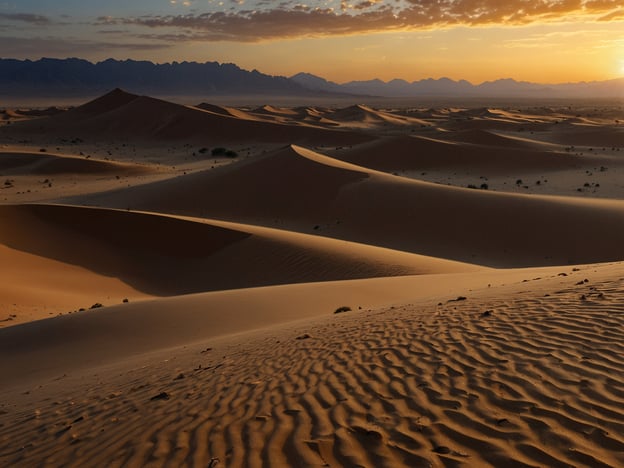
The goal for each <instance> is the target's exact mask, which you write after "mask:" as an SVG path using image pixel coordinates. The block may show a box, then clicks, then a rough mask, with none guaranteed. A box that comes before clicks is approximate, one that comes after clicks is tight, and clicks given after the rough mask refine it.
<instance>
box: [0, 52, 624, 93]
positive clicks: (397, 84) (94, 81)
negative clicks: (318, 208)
mask: <svg viewBox="0 0 624 468" xmlns="http://www.w3.org/2000/svg"><path fill="white" fill-rule="evenodd" d="M117 87H122V88H124V89H127V90H129V91H131V92H134V93H147V94H156V95H157V94H168V95H176V94H179V95H202V96H211V95H212V96H224V95H282V96H308V97H309V96H314V95H319V94H320V95H324V96H338V95H342V96H345V95H348V96H379V97H394V98H400V97H418V96H429V97H481V98H486V97H516V98H523V97H526V98H566V97H575V98H623V97H624V78H619V79H613V80H608V81H595V82H580V83H563V84H539V83H530V82H523V81H516V80H513V79H500V80H496V81H487V82H484V83H481V84H478V85H475V84H472V83H470V82H468V81H466V80H459V81H455V80H451V79H449V78H440V79H431V78H429V79H424V80H420V81H414V82H408V81H405V80H401V79H394V80H391V81H388V82H385V81H382V80H379V79H374V80H369V81H351V82H348V83H342V84H339V83H334V82H332V81H328V80H326V79H324V78H322V77H318V76H315V75H312V74H309V73H298V74H296V75H294V76H291V77H289V78H288V77H283V76H272V75H267V74H264V73H261V72H259V71H257V70H253V71H248V70H244V69H242V68H240V67H238V66H237V65H235V64H231V63H225V64H220V63H217V62H206V63H197V62H172V63H165V64H155V63H152V62H149V61H135V60H123V61H119V60H114V59H108V60H104V61H102V62H98V63H91V62H89V61H87V60H83V59H78V58H68V59H51V58H42V59H39V60H36V61H31V60H16V59H0V96H1V95H5V96H19V95H52V96H60V95H64V96H68V95H88V94H93V93H101V92H104V91H107V90H110V89H112V88H117Z"/></svg>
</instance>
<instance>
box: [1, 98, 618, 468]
mask: <svg viewBox="0 0 624 468" xmlns="http://www.w3.org/2000/svg"><path fill="white" fill-rule="evenodd" d="M196 102H199V100H197V101H196ZM394 104H396V103H394ZM620 114H621V109H618V108H616V107H610V108H600V107H599V106H598V105H596V106H591V109H590V108H589V107H587V108H578V109H577V108H573V107H570V106H567V105H565V106H564V105H563V104H562V105H561V107H559V108H546V107H544V106H542V105H539V106H538V105H534V106H531V107H530V108H527V109H525V110H523V109H517V108H513V109H512V108H504V109H499V108H495V107H479V108H476V109H471V108H463V107H462V108H459V107H445V108H429V109H425V108H423V109H419V108H415V109H376V108H373V107H371V106H368V105H354V106H347V107H344V106H342V107H340V108H325V107H296V108H286V107H277V106H273V105H270V104H267V105H264V106H262V107H245V108H234V107H228V106H216V105H212V104H206V103H204V104H201V105H199V106H197V107H187V106H183V105H179V104H174V103H171V102H166V101H163V100H159V99H153V98H150V97H147V96H136V95H132V94H129V93H126V92H124V91H121V90H115V91H113V92H111V93H109V94H107V95H105V96H102V97H101V98H99V99H95V100H93V101H91V102H89V103H86V104H85V105H82V106H79V107H77V108H74V109H70V110H67V111H59V112H56V111H54V112H52V111H50V112H40V111H38V110H33V112H30V111H28V110H20V112H19V113H16V112H13V111H10V112H5V113H4V116H3V121H2V123H3V125H2V126H1V127H0V176H1V177H2V179H0V265H1V267H0V466H10V467H31V466H176V467H177V466H208V467H211V468H215V467H216V466H227V467H243V466H276V467H285V466H297V467H307V466H332V467H339V466H345V467H353V466H365V467H382V466H387V467H401V466H405V467H421V466H422V467H431V466H457V467H459V466H465V467H475V466H479V467H480V466H493V467H501V466H518V467H529V466H530V467H536V466H562V467H563V466H579V467H585V466H587V467H602V466H611V467H616V466H623V465H624V456H623V455H622V454H623V453H624V438H623V437H622V434H624V417H623V416H622V415H623V414H624V381H623V379H622V377H621V376H622V373H623V371H624V360H623V359H622V355H623V351H624V336H623V334H622V332H621V330H622V327H623V326H624V320H623V319H622V317H624V315H623V313H624V309H623V308H622V290H623V288H624V284H623V281H624V280H623V278H624V270H623V268H624V267H623V264H622V261H624V243H623V242H622V239H624V186H623V185H622V174H623V173H624V162H623V161H622V158H621V155H622V151H623V150H624V141H622V129H621V127H620V124H619V116H620ZM615 120H618V122H615ZM220 146H223V148H220ZM230 148H231V149H233V150H235V151H236V152H237V153H238V156H237V157H233V156H235V154H234V153H229V154H228V155H225V154H224V151H226V150H227V149H230ZM213 150H214V151H213ZM467 186H470V187H474V188H467ZM479 186H480V189H476V187H479ZM92 305H93V306H95V307H93V308H91V306H92ZM100 305H102V307H99V306H100ZM80 309H82V310H80ZM85 309H87V310H85ZM335 312H342V313H335Z"/></svg>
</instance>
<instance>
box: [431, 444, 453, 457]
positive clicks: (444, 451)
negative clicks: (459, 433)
mask: <svg viewBox="0 0 624 468" xmlns="http://www.w3.org/2000/svg"><path fill="white" fill-rule="evenodd" d="M433 452H435V453H440V454H442V455H448V454H449V453H451V449H450V448H448V447H447V446H445V445H437V446H436V447H434V449H433Z"/></svg>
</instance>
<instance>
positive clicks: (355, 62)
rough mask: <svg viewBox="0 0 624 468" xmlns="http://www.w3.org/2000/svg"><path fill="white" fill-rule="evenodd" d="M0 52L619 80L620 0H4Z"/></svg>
mask: <svg viewBox="0 0 624 468" xmlns="http://www.w3.org/2000/svg"><path fill="white" fill-rule="evenodd" d="M0 56H2V57H13V58H30V59H38V58H40V57H43V56H46V57H59V58H64V57H82V58H86V59H89V60H92V61H98V60H103V59H106V58H109V57H113V58H118V59H125V58H132V59H144V60H152V61H155V62H170V61H174V60H177V61H182V60H194V61H200V62H204V61H219V62H232V63H236V64H237V65H239V66H241V67H243V68H246V69H254V68H255V69H258V70H260V71H262V72H264V73H269V74H279V75H286V76H290V75H292V74H295V73H298V72H301V71H304V72H309V73H313V74H316V75H319V76H322V77H325V78H327V79H330V80H333V81H337V82H346V81H351V80H367V79H372V78H380V79H383V80H390V79H393V78H402V79H406V80H408V81H413V80H419V79H423V78H440V77H449V78H452V79H467V80H469V81H471V82H473V83H475V84H476V83H481V82H483V81H487V80H495V79H499V78H514V79H517V80H526V81H533V82H541V83H553V82H570V81H590V80H606V79H612V78H619V77H623V76H624V4H623V2H622V0H532V1H526V0H507V1H505V2H501V1H499V0H478V1H476V0H436V1H435V2H433V1H431V0H391V1H387V0H368V1H367V0H357V1H354V2H352V3H350V2H347V1H340V0H321V1H310V2H307V3H306V4H303V3H302V4H298V3H295V2H266V1H262V0H235V1H233V0H223V1H218V0H202V1H199V0H167V1H165V0H162V1H153V0H134V1H132V2H128V1H125V0H109V1H107V2H98V1H96V0H80V1H79V0H64V1H63V2H48V1H45V0H19V1H17V0H13V1H5V2H0Z"/></svg>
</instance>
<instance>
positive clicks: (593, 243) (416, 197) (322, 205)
mask: <svg viewBox="0 0 624 468" xmlns="http://www.w3.org/2000/svg"><path fill="white" fill-rule="evenodd" d="M312 155H316V156H312ZM259 173H262V174H265V175H266V176H265V177H263V178H261V179H258V178H257V176H256V174H259ZM164 194H167V195H166V196H164ZM128 199H131V200H132V204H131V205H130V207H131V208H132V209H138V210H146V211H154V212H166V213H177V214H182V215H191V216H199V217H202V216H206V217H210V218H217V219H223V220H228V221H234V222H242V223H248V224H258V225H265V226H279V227H281V228H285V229H291V230H295V231H300V232H307V233H315V234H320V235H323V236H326V237H332V238H339V239H344V240H349V241H355V242H360V243H367V244H372V245H377V246H382V247H386V248H392V249H396V250H402V251H407V252H412V253H418V254H422V255H428V256H433V257H441V258H446V259H452V260H457V261H463V262H468V263H477V264H481V265H488V266H498V267H520V266H540V265H556V264H574V263H591V262H595V261H615V260H620V259H622V258H624V250H622V249H623V248H624V247H622V243H621V242H619V239H621V238H622V236H623V235H624V202H622V201H619V200H599V199H592V200H589V199H579V198H573V197H551V196H535V195H532V196H527V195H521V194H510V193H500V192H497V193H494V192H487V191H479V190H469V189H460V188H456V187H449V186H442V185H437V184H431V183H427V182H422V181H417V180H412V179H406V178H401V177H396V176H392V175H389V174H384V173H380V172H377V171H374V170H371V169H366V168H364V167H362V166H354V165H352V164H350V165H345V163H344V162H340V161H336V160H334V159H333V158H329V157H327V156H323V155H318V154H317V153H315V152H312V151H310V150H302V149H301V148H299V147H297V146H290V147H287V148H284V149H281V150H278V151H276V152H273V153H270V154H267V155H264V156H263V157H262V158H258V159H254V160H249V161H244V162H243V163H241V164H235V165H231V166H228V167H225V168H222V170H220V171H206V172H199V173H195V174H191V175H187V176H181V177H178V178H176V179H170V180H167V181H163V182H156V183H153V184H147V185H144V186H141V187H134V188H130V189H127V190H118V191H114V192H110V193H107V194H100V195H95V196H89V197H82V198H79V199H74V200H70V202H72V203H86V204H96V205H103V206H111V207H122V206H124V205H125V204H126V202H127V200H128ZM205 200H208V201H212V200H220V202H219V203H204V202H203V201H205ZM315 227H316V229H315ZM458 232H461V237H458V236H457V233H458ZM492 233H496V235H492Z"/></svg>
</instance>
